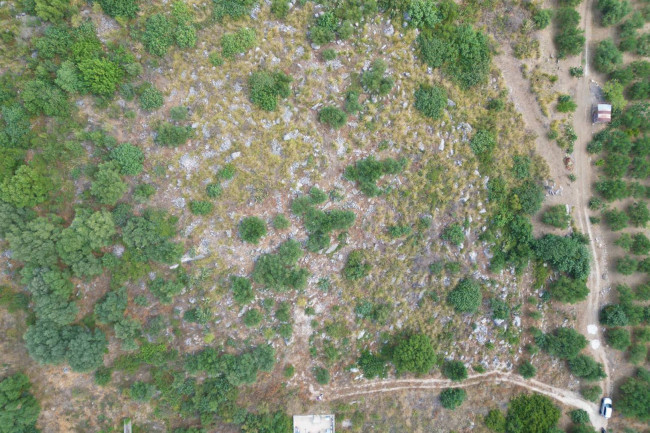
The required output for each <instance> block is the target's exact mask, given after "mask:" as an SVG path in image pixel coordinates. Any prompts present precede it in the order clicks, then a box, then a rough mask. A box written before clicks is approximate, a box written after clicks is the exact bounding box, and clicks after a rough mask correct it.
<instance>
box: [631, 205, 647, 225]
mask: <svg viewBox="0 0 650 433" xmlns="http://www.w3.org/2000/svg"><path fill="white" fill-rule="evenodd" d="M627 214H628V215H629V217H630V222H631V223H632V225H634V226H635V227H645V226H646V225H647V223H648V221H650V210H648V205H647V204H646V203H645V202H643V201H641V202H636V203H634V204H632V205H630V206H629V207H628V208H627Z"/></svg>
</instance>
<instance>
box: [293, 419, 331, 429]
mask: <svg viewBox="0 0 650 433" xmlns="http://www.w3.org/2000/svg"><path fill="white" fill-rule="evenodd" d="M293 433H334V415H294V416H293Z"/></svg>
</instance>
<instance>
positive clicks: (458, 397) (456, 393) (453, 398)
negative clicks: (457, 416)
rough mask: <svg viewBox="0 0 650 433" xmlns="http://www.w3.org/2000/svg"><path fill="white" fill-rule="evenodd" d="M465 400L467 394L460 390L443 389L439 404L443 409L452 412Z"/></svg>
mask: <svg viewBox="0 0 650 433" xmlns="http://www.w3.org/2000/svg"><path fill="white" fill-rule="evenodd" d="M466 398H467V393H466V392H465V390H464V389H462V388H445V389H443V390H442V392H441V393H440V404H441V405H442V407H444V408H445V409H450V410H454V409H456V408H457V407H459V406H460V405H461V404H463V402H464V401H465V399H466Z"/></svg>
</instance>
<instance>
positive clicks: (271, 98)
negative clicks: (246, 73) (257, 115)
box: [248, 71, 291, 111]
mask: <svg viewBox="0 0 650 433" xmlns="http://www.w3.org/2000/svg"><path fill="white" fill-rule="evenodd" d="M290 84H291V77H290V76H288V75H287V74H285V73H284V72H281V71H276V72H269V71H258V72H253V73H252V74H251V76H250V77H249V79H248V87H249V97H250V100H251V102H252V103H253V104H255V105H257V106H258V107H260V108H261V109H263V110H266V111H274V110H275V109H276V108H277V106H278V98H282V99H284V98H288V97H289V95H290V94H291V87H290Z"/></svg>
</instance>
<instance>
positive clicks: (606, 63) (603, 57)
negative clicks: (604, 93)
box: [593, 0, 623, 74]
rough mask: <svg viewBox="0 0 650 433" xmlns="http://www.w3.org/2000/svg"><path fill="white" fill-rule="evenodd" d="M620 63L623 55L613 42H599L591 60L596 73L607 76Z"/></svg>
mask: <svg viewBox="0 0 650 433" xmlns="http://www.w3.org/2000/svg"><path fill="white" fill-rule="evenodd" d="M614 1H616V0H614ZM622 62H623V55H622V54H621V52H620V51H619V50H618V48H616V45H615V44H614V41H613V40H611V39H605V40H604V41H600V43H599V44H598V46H597V47H596V51H595V52H594V58H593V63H594V68H596V70H597V71H599V72H603V73H605V74H609V73H610V72H612V71H613V70H614V69H616V67H617V66H618V65H620V64H621V63H622Z"/></svg>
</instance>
